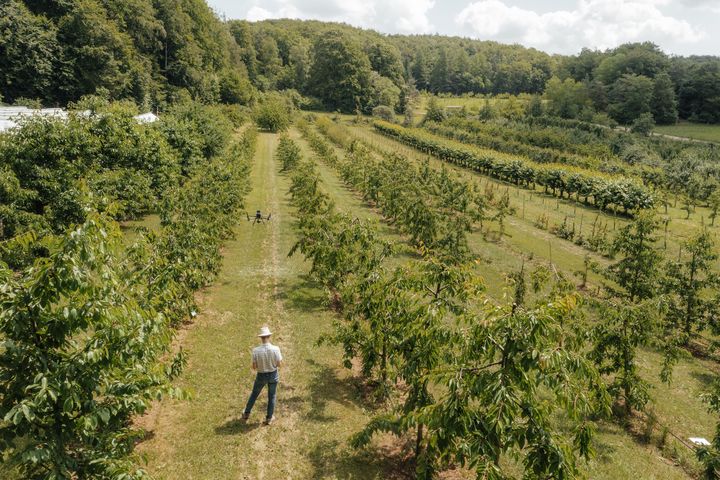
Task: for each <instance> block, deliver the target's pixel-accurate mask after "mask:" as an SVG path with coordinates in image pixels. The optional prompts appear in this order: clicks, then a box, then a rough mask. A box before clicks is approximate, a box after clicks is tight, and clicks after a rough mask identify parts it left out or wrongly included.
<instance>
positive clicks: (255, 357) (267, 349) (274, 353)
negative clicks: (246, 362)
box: [252, 342, 282, 373]
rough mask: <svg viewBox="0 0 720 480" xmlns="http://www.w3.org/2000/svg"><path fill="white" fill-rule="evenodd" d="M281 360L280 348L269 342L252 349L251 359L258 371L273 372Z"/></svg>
mask: <svg viewBox="0 0 720 480" xmlns="http://www.w3.org/2000/svg"><path fill="white" fill-rule="evenodd" d="M281 360H282V354H281V353H280V348H279V347H276V346H275V345H273V344H272V343H270V342H268V343H263V344H262V345H260V346H259V347H255V348H254V349H253V351H252V361H253V363H254V364H255V366H256V367H257V371H258V373H268V372H274V371H275V370H277V368H278V363H280V361H281Z"/></svg>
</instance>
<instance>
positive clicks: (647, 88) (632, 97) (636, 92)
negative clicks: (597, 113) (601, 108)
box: [608, 74, 653, 125]
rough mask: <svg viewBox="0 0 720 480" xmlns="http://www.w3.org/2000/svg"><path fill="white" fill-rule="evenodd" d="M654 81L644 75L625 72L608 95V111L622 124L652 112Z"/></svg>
mask: <svg viewBox="0 0 720 480" xmlns="http://www.w3.org/2000/svg"><path fill="white" fill-rule="evenodd" d="M652 96H653V81H652V80H651V79H650V78H648V77H646V76H644V75H635V74H625V75H623V76H621V77H620V78H618V79H617V80H616V81H615V83H613V85H612V87H611V88H610V92H609V95H608V100H609V105H608V113H609V114H610V116H611V117H613V118H614V119H615V120H617V121H618V122H620V123H622V124H626V125H627V124H630V123H632V122H633V120H635V119H636V118H638V117H639V116H640V115H641V114H643V113H648V112H650V104H651V101H652Z"/></svg>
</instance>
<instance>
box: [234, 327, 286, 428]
mask: <svg viewBox="0 0 720 480" xmlns="http://www.w3.org/2000/svg"><path fill="white" fill-rule="evenodd" d="M270 335H272V332H271V331H270V329H269V328H268V327H262V328H261V329H260V334H259V335H258V337H260V340H262V345H260V346H259V347H255V348H254V349H253V351H252V368H253V370H255V371H257V376H256V377H255V384H254V385H253V389H252V393H251V394H250V398H249V399H248V402H247V405H246V406H245V412H244V413H243V416H242V418H243V420H245V421H247V419H248V418H250V412H251V411H252V408H253V405H255V400H257V398H258V396H259V395H260V392H262V389H263V387H264V386H265V385H266V384H267V386H268V406H267V416H266V417H265V422H264V423H265V425H270V424H271V423H272V422H273V420H275V417H273V412H274V411H275V393H276V392H277V384H278V382H279V381H280V374H279V372H278V368H279V367H280V365H281V364H282V355H281V354H280V348H279V347H276V346H275V345H273V344H272V343H270Z"/></svg>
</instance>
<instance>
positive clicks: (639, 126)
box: [630, 112, 655, 136]
mask: <svg viewBox="0 0 720 480" xmlns="http://www.w3.org/2000/svg"><path fill="white" fill-rule="evenodd" d="M653 128H655V119H654V118H653V116H652V113H650V112H646V113H641V114H640V116H639V117H637V118H636V119H635V121H634V122H633V123H632V126H631V127H630V131H631V132H633V133H639V134H640V135H645V136H647V135H650V133H651V132H652V131H653Z"/></svg>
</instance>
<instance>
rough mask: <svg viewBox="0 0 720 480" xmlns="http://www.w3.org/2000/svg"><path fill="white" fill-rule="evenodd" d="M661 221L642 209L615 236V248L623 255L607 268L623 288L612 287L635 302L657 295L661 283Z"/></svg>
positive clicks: (607, 271) (608, 275) (613, 247)
mask: <svg viewBox="0 0 720 480" xmlns="http://www.w3.org/2000/svg"><path fill="white" fill-rule="evenodd" d="M658 226H659V222H658V219H657V218H656V217H655V215H654V213H653V212H652V211H641V212H638V213H637V214H636V216H635V220H634V221H633V222H632V223H630V224H629V225H627V226H625V227H623V228H622V229H621V230H620V231H619V232H618V234H617V236H616V237H615V240H614V242H613V245H612V251H613V252H614V253H615V254H618V253H619V254H621V255H622V256H623V257H622V259H620V260H619V261H618V262H616V263H615V264H613V265H611V266H610V267H609V268H608V269H607V270H606V272H605V275H606V277H607V278H608V279H610V280H612V281H614V282H615V283H616V284H617V285H618V286H620V287H621V290H620V291H618V290H616V289H614V288H613V287H610V290H611V291H612V292H613V293H615V294H616V295H617V296H619V297H621V298H626V299H627V300H629V301H630V302H631V303H634V302H639V301H642V300H645V299H648V298H651V297H653V295H654V294H655V292H656V291H657V287H658V280H659V273H660V262H661V260H662V256H661V255H660V253H659V252H658V251H657V249H656V247H655V243H656V241H657V238H656V231H657V229H658Z"/></svg>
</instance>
